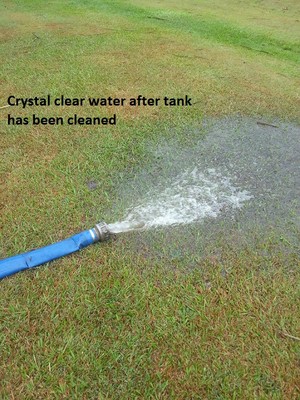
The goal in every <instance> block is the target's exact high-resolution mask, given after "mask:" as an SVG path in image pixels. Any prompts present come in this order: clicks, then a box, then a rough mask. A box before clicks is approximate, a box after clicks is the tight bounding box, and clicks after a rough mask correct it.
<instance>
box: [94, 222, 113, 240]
mask: <svg viewBox="0 0 300 400" xmlns="http://www.w3.org/2000/svg"><path fill="white" fill-rule="evenodd" d="M95 232H96V235H97V237H98V239H99V241H100V242H105V241H107V240H109V239H110V236H111V234H110V232H109V230H108V226H107V224H106V223H105V222H103V221H101V222H99V223H98V224H96V225H95Z"/></svg>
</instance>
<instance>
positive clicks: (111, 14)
mask: <svg viewBox="0 0 300 400" xmlns="http://www.w3.org/2000/svg"><path fill="white" fill-rule="evenodd" d="M228 4H229V5H230V7H229V6H228V7H227V8H226V7H225V6H224V4H223V3H222V2H219V1H214V2H206V1H204V2H201V4H200V3H199V4H198V3H197V2H192V1H189V0H185V1H184V2H182V4H181V3H179V2H176V1H166V2H164V3H163V4H161V2H157V1H154V2H152V3H151V5H149V4H148V3H147V2H144V1H142V0H139V1H137V0H136V1H130V2H124V1H101V2H99V1H92V0H87V1H83V0H81V1H72V2H71V1H67V2H60V1H52V2H51V3H43V4H41V2H38V1H33V0H30V1H26V2H25V1H21V2H20V1H6V0H5V1H3V2H2V3H1V5H0V23H1V34H0V65H1V67H0V83H1V94H0V102H1V104H0V106H2V105H5V104H6V99H7V97H8V95H11V94H16V95H18V96H20V97H21V96H25V97H30V96H43V95H45V94H48V93H50V94H51V95H53V96H59V95H60V94H65V95H67V96H69V97H72V96H76V97H84V96H108V95H112V96H118V97H132V96H137V95H138V94H145V95H148V96H155V97H156V96H158V97H161V96H166V95H169V96H183V95H185V94H189V95H190V96H191V97H192V98H193V100H194V102H195V104H194V106H193V107H191V108H189V109H180V108H176V109H174V108H173V109H169V108H163V107H159V108H150V107H149V108H141V109H135V108H129V107H125V108H124V109H118V110H115V109H113V108H111V109H107V110H104V113H113V112H117V113H118V118H119V122H118V125H117V127H115V128H113V129H109V128H101V127H97V128H93V129H91V128H89V127H70V126H62V127H49V126H43V127H32V126H23V127H22V126H21V127H13V126H11V127H8V126H7V124H6V118H7V113H8V112H11V113H13V114H15V115H17V114H18V115H20V116H21V115H23V116H25V115H30V114H32V113H34V112H35V113H37V114H41V115H43V116H46V115H48V116H52V115H59V114H63V115H64V116H65V115H68V114H70V115H71V114H72V113H74V112H78V110H77V109H76V108H75V107H65V108H62V109H57V108H55V107H50V108H49V109H45V110H41V109H40V108H32V109H28V110H21V109H13V111H12V110H11V109H9V110H8V109H0V113H1V114H0V118H1V120H0V130H1V132H0V135H1V136H0V146H1V148H0V150H1V162H0V174H1V175H0V183H1V186H0V212H1V219H0V225H1V230H0V239H1V241H0V257H5V256H9V255H13V254H16V253H18V252H22V251H25V250H28V249H30V248H32V247H38V246H41V245H44V244H47V243H49V242H51V241H56V240H59V239H63V238H65V237H67V236H68V235H69V234H72V233H74V232H76V231H80V230H82V229H85V228H88V227H90V226H93V224H94V223H95V222H96V221H97V220H99V219H101V218H102V216H103V215H104V214H106V215H107V213H109V214H110V215H112V216H113V215H114V210H113V207H114V205H115V204H116V203H117V202H118V199H117V194H118V191H117V190H116V184H117V183H118V182H124V180H126V179H127V176H128V175H129V174H132V173H133V171H135V170H136V168H144V166H145V165H146V163H147V162H148V157H149V156H148V154H147V147H146V145H145V144H146V143H149V141H150V142H151V141H156V140H158V138H159V137H164V136H165V137H168V136H169V137H170V136H172V135H177V136H180V132H182V131H183V130H182V127H185V128H184V129H186V126H187V125H189V124H195V123H199V121H200V120H201V119H202V117H203V116H218V117H219V116H222V115H228V114H237V113H239V114H242V115H263V116H264V118H265V119H264V120H268V121H272V118H274V117H276V118H282V119H293V120H296V121H298V122H299V111H298V109H299V106H298V103H297V102H298V93H297V90H296V88H297V86H298V83H299V79H298V72H297V68H298V64H297V62H298V57H299V53H298V51H299V48H298V46H297V44H296V34H297V29H299V28H297V26H298V25H297V24H298V23H297V22H296V20H297V17H296V15H297V12H298V11H297V10H298V3H297V2H296V1H288V2H287V5H286V8H287V9H286V10H283V9H282V8H283V7H282V6H281V5H280V4H279V2H278V3H277V2H268V1H266V2H264V3H259V4H258V3H257V2H255V1H253V2H250V4H247V5H245V4H244V3H243V5H242V6H241V5H240V3H239V2H238V1H230V2H229V3H228ZM262 11H263V12H264V14H263V15H264V18H265V19H264V20H260V19H259V18H260V17H261V15H262ZM259 21H260V22H259ZM282 26H289V27H290V29H289V30H288V32H286V31H287V30H285V31H284V30H283V28H282ZM80 114H82V115H93V116H97V115H98V111H97V110H91V109H89V108H87V107H83V108H82V109H80ZM180 140H183V141H184V140H185V138H180ZM90 181H95V182H96V186H95V188H94V190H90V188H89V182H90ZM119 202H120V203H122V199H119ZM107 210H109V211H107ZM107 222H112V221H107ZM117 240H118V245H116V243H115V242H112V243H108V244H105V245H99V246H94V247H91V248H89V249H86V250H85V252H83V253H81V254H76V255H74V256H71V257H68V258H67V259H62V260H59V261H57V262H55V263H53V264H52V266H51V267H50V268H48V267H42V268H40V269H38V270H36V271H30V272H26V273H23V274H19V275H16V276H14V277H11V278H9V279H6V280H4V281H2V282H1V306H0V354H1V356H0V358H1V362H0V381H1V385H0V397H2V398H17V399H28V398H83V399H84V398H85V399H95V398H99V399H102V398H103V399H104V398H113V399H119V398H126V399H131V398H166V399H169V398H174V399H187V398H201V399H206V398H207V399H217V398H220V399H221V398H222V399H227V398H245V399H253V398H274V399H282V398H285V399H296V398H297V397H298V396H299V387H298V386H297V384H298V382H299V340H297V337H299V318H298V315H299V272H298V271H299V258H298V256H297V253H295V252H288V253H286V252H283V251H282V252H281V251H280V249H277V241H278V238H276V240H275V239H272V238H265V242H259V243H257V244H256V245H255V246H253V245H251V246H250V245H249V246H245V248H244V249H241V250H239V251H237V250H236V248H234V247H230V246H227V245H226V246H225V245H224V243H222V242H221V243H218V249H221V250H220V251H221V254H222V256H221V257H215V256H214V255H213V254H212V255H211V256H207V257H206V258H201V257H200V258H199V257H196V256H195V257H194V259H193V260H192V259H191V257H190V258H188V257H176V256H174V257H172V256H170V253H169V252H168V251H167V252H166V255H164V254H162V256H161V257H148V255H147V254H148V253H149V251H148V250H147V249H145V248H144V247H142V246H144V244H143V243H141V249H140V250H141V251H140V253H139V252H138V251H134V252H131V251H129V250H127V251H126V245H127V240H128V239H127V238H126V237H121V236H120V237H119V238H118V239H117ZM147 245H148V246H149V243H148V244H147ZM222 246H223V247H222ZM266 248H267V249H268V252H267V253H264V252H262V251H261V250H262V249H266ZM274 248H275V249H276V251H273V249H274ZM151 251H155V249H154V250H153V249H150V252H151ZM174 253H176V249H175V248H174ZM266 254H267V255H266ZM224 271H225V272H224ZM288 335H290V336H288ZM291 336H295V337H296V339H295V338H292V337H291Z"/></svg>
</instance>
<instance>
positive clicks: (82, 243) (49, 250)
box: [0, 222, 110, 279]
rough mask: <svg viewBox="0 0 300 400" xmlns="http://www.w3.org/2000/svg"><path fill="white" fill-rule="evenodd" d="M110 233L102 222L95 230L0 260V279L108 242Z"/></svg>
mask: <svg viewBox="0 0 300 400" xmlns="http://www.w3.org/2000/svg"><path fill="white" fill-rule="evenodd" d="M109 236H110V233H109V231H108V229H107V225H106V224H105V223H104V222H101V223H99V224H96V226H95V228H93V229H89V230H86V231H83V232H81V233H78V234H76V235H74V236H71V237H69V238H68V239H65V240H62V241H60V242H57V243H54V244H50V245H49V246H45V247H41V248H40V249H36V250H32V251H29V252H27V253H23V254H19V255H16V256H13V257H9V258H5V259H4V260H0V279H3V278H5V277H7V276H9V275H13V274H15V273H17V272H20V271H24V270H25V269H28V268H34V267H37V266H39V265H42V264H45V263H47V262H49V261H52V260H55V259H56V258H60V257H63V256H66V255H68V254H71V253H74V252H76V251H79V250H81V249H83V248H85V247H87V246H89V245H90V244H93V243H96V242H99V241H100V242H103V241H105V240H108V239H109Z"/></svg>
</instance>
